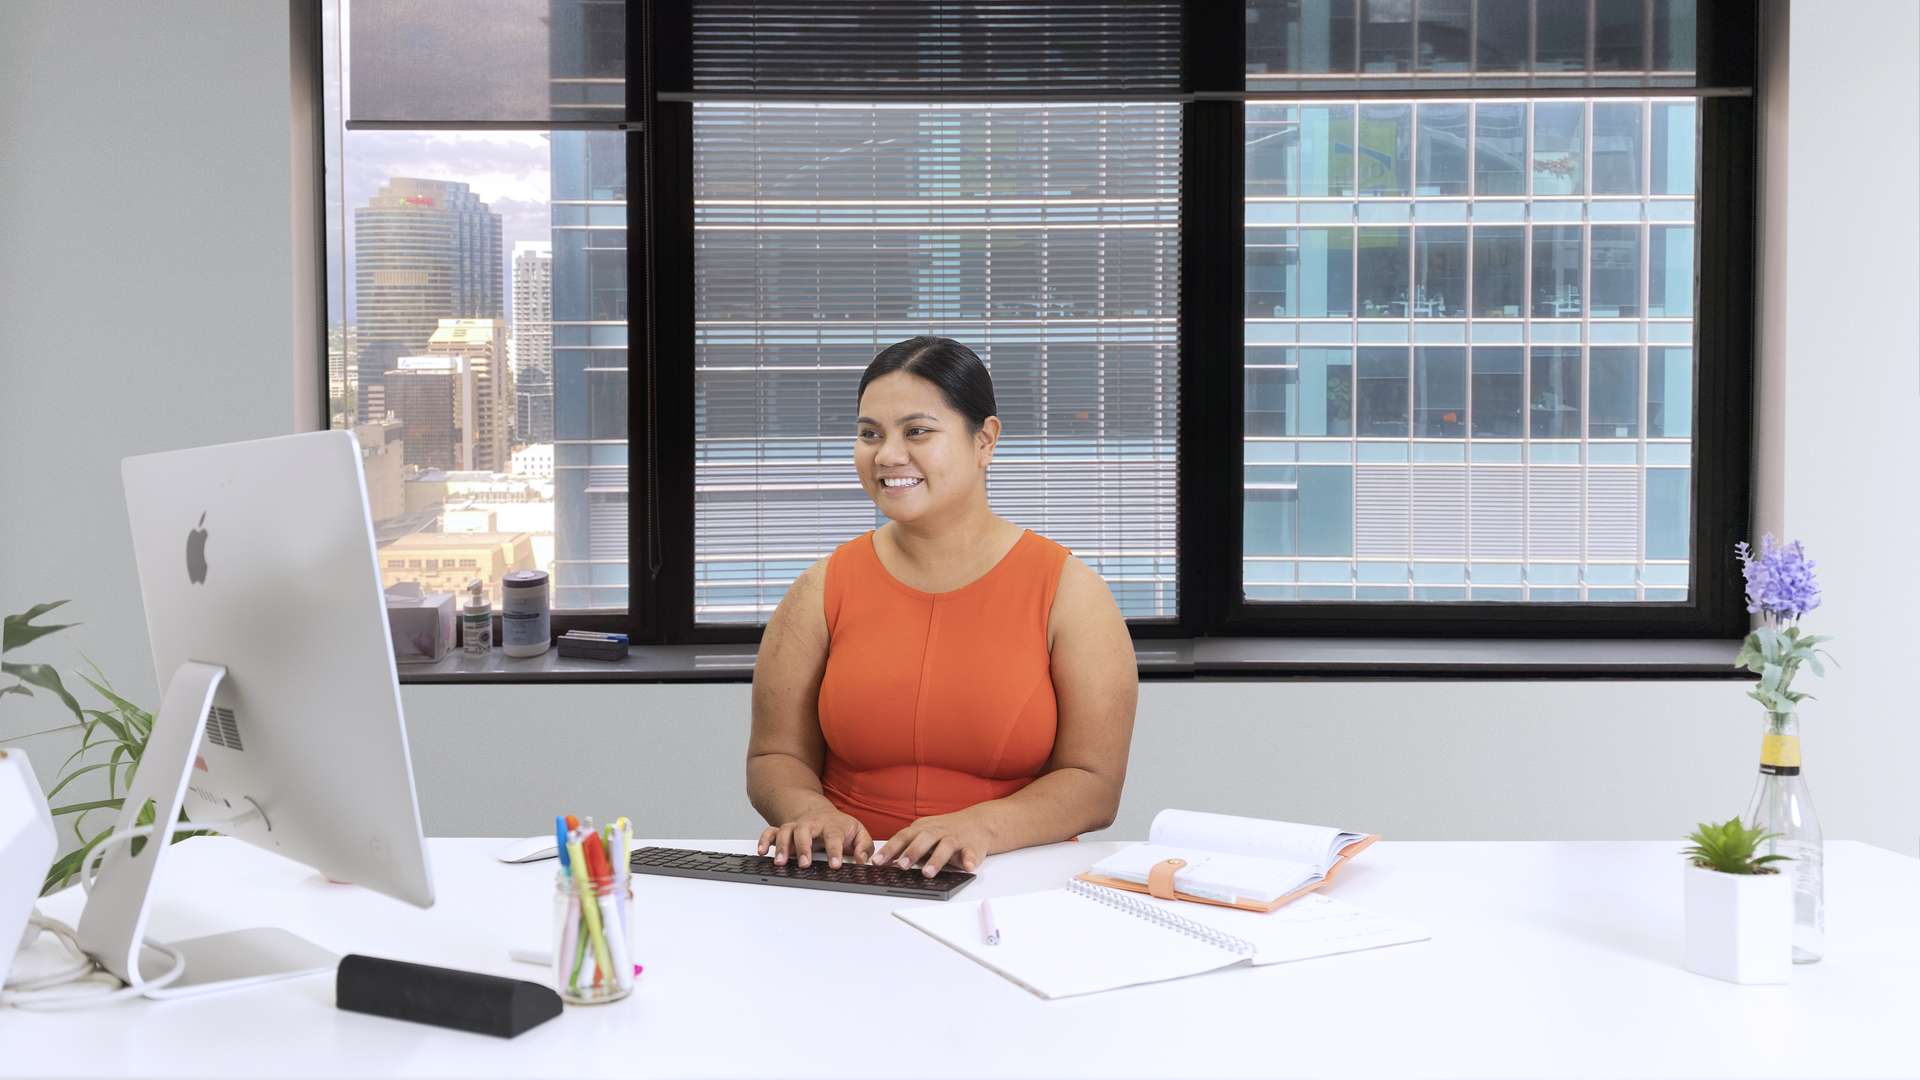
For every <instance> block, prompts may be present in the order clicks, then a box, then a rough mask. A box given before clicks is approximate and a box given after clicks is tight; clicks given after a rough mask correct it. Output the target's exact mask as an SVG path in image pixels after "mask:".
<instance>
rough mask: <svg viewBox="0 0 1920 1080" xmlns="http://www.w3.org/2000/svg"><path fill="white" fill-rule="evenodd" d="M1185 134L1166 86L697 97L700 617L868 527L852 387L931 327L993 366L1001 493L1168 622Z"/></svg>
mask: <svg viewBox="0 0 1920 1080" xmlns="http://www.w3.org/2000/svg"><path fill="white" fill-rule="evenodd" d="M776 6H777V5H776ZM1180 139H1181V121H1180V108H1179V107H1178V106H1176V105H1165V104H1123V103H1105V104H1087V103H1071V104H1070V103H1059V104H1034V103H1029V104H1021V105H1013V104H995V105H984V104H968V105H959V104H948V105H934V106H928V105H906V104H886V103H866V104H858V105H854V104H844V103H843V104H821V103H812V104H777V103H760V104H745V103H740V104H735V103H707V104H700V105H696V106H695V107H694V189H695V208H694V209H695V260H694V267H693V278H694V284H693V287H694V309H695V353H694V364H695V386H696V415H695V425H696V442H695V452H696V466H695V611H696V619H697V621H700V622H749V623H752V622H763V621H765V619H766V617H767V615H768V614H769V613H770V612H771V611H772V609H773V607H774V606H775V605H776V604H777V603H778V602H779V600H780V598H781V596H782V595H783V594H784V592H785V590H786V587H787V585H788V584H789V583H790V582H791V581H792V580H793V578H794V577H795V576H796V575H797V574H798V573H799V572H800V571H801V570H803V569H805V568H806V566H808V565H809V564H810V563H812V562H813V561H814V560H816V559H819V558H821V557H822V556H824V555H826V554H827V553H829V552H830V551H831V550H832V549H833V547H834V546H835V545H837V544H840V543H843V542H845V541H846V540H849V539H852V538H853V537H854V536H857V535H858V534H859V533H861V532H863V531H865V530H867V529H870V528H873V527H875V526H876V525H877V524H879V523H880V522H881V521H883V520H884V519H882V518H880V517H878V516H877V511H876V509H875V507H874V505H873V503H872V501H871V500H870V499H869V498H868V497H867V495H866V494H865V493H864V492H863V491H862V490H861V488H860V486H859V482H858V478H857V476H856V474H855V472H854V465H853V438H854V431H855V429H854V419H855V416H856V413H857V408H856V407H857V401H856V388H857V385H858V382H859V378H860V373H861V371H862V370H863V369H864V368H865V367H866V365H867V363H868V362H869V361H870V360H871V359H872V358H873V356H874V354H875V353H877V352H878V351H879V350H880V349H882V348H884V347H885V346H887V345H889V344H892V343H893V342H896V341H899V340H901V339H902V338H907V337H911V336H913V335H916V334H928V333H931V334H940V335H945V336H948V337H952V338H956V339H958V340H960V341H962V342H965V343H966V344H967V345H969V346H971V347H972V348H973V349H974V350H975V351H976V352H978V353H979V355H980V357H981V359H982V360H984V361H985V362H986V364H987V365H988V367H989V369H990V370H991V373H992V376H993V382H994V390H995V393H996V396H997V398H998V404H999V414H1000V418H1001V421H1002V424H1003V425H1004V431H1003V435H1002V439H1001V443H1000V448H999V450H998V452H997V454H996V457H995V460H994V464H993V466H992V468H991V470H990V473H989V495H990V498H991V500H992V503H993V506H994V508H995V510H996V511H998V512H999V513H1001V514H1002V515H1004V516H1006V517H1007V518H1009V519H1011V520H1013V521H1014V522H1016V523H1018V524H1021V525H1024V526H1027V527H1030V528H1032V529H1034V530H1035V531H1037V532H1039V533H1041V534H1042V535H1045V536H1047V537H1049V538H1051V539H1053V540H1055V541H1057V542H1059V543H1061V544H1064V545H1066V546H1067V547H1069V548H1070V549H1072V550H1073V551H1074V553H1075V554H1076V555H1078V556H1079V557H1080V558H1081V559H1083V560H1084V561H1086V562H1087V563H1088V564H1089V565H1090V566H1092V567H1093V568H1094V569H1095V570H1096V571H1098V572H1100V573H1101V574H1103V575H1104V576H1105V577H1106V579H1107V581H1108V583H1109V585H1110V586H1111V587H1112V589H1113V591H1114V594H1115V596H1116V598H1117V599H1118V600H1119V602H1120V607H1121V610H1122V611H1123V612H1124V613H1125V614H1127V615H1128V616H1132V617H1171V616H1173V615H1174V614H1175V606H1174V583H1175V582H1174V554H1175V520H1176V472H1175V453H1174V451H1175V445H1176V442H1177V439H1178V395H1177V387H1178V381H1179V380H1178V375H1179V354H1178V337H1179V334H1178V316H1179V287H1180V277H1179V262H1180V260H1179V198H1180V190H1179V188H1180Z"/></svg>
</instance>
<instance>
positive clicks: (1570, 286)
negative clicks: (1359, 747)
mask: <svg viewBox="0 0 1920 1080" xmlns="http://www.w3.org/2000/svg"><path fill="white" fill-rule="evenodd" d="M1516 6H1517V7H1519V8H1520V17H1519V18H1518V19H1517V21H1514V22H1513V23H1511V24H1510V25H1509V24H1506V23H1497V24H1496V26H1495V28H1494V29H1495V31H1496V39H1495V40H1493V41H1489V40H1488V39H1487V38H1486V37H1485V36H1484V35H1485V34H1486V32H1487V29H1488V23H1487V22H1486V20H1487V17H1488V15H1489V12H1490V11H1491V10H1493V9H1495V8H1496V7H1497V5H1494V4H1490V3H1487V2H1484V0H1483V2H1482V3H1480V4H1479V5H1478V8H1477V10H1478V17H1479V18H1480V20H1481V22H1480V23H1479V26H1480V27H1481V32H1482V35H1483V37H1482V39H1481V44H1482V47H1483V50H1492V52H1491V53H1487V52H1483V54H1482V60H1481V64H1482V66H1483V67H1484V66H1485V64H1486V63H1487V57H1488V56H1489V55H1492V56H1496V57H1497V56H1498V55H1505V54H1503V53H1501V52H1500V49H1502V48H1504V46H1502V45H1501V44H1500V40H1499V38H1500V35H1501V34H1503V33H1504V31H1501V30H1500V29H1499V27H1500V26H1508V28H1509V29H1512V28H1513V27H1519V28H1524V27H1525V26H1526V25H1527V17H1526V11H1525V7H1526V5H1524V4H1522V5H1516ZM1547 6H1549V5H1541V7H1542V9H1543V10H1544V9H1545V8H1546V7H1547ZM1420 10H1421V12H1422V15H1421V20H1422V25H1423V26H1424V25H1425V23H1426V19H1427V15H1426V12H1427V5H1426V4H1422V5H1421V8H1420ZM1584 10H1585V8H1584V7H1582V11H1584ZM1444 14H1445V12H1444V11H1441V12H1436V15H1444ZM1630 23H1632V24H1633V25H1635V26H1640V30H1638V31H1634V32H1636V33H1641V34H1642V37H1644V30H1645V27H1644V25H1641V24H1638V23H1634V22H1633V20H1623V21H1619V22H1614V21H1607V22H1605V24H1604V25H1599V26H1596V27H1595V33H1596V35H1598V36H1596V37H1595V38H1593V39H1592V44H1593V46H1594V47H1595V48H1596V50H1600V51H1601V52H1603V51H1604V50H1603V49H1601V46H1603V45H1606V44H1607V43H1608V42H1611V43H1613V45H1614V46H1619V47H1620V48H1624V47H1625V44H1624V43H1625V41H1626V36H1627V33H1628V30H1629V29H1631V27H1630V26H1629V25H1628V24H1630ZM1359 25H1360V30H1359V32H1360V33H1361V35H1362V36H1363V39H1364V35H1366V34H1367V33H1369V32H1371V31H1370V28H1373V27H1374V24H1373V23H1369V22H1366V21H1364V20H1363V21H1362V22H1361V23H1360V24H1359ZM1555 33H1558V31H1557V30H1556V31H1555ZM1586 33H1587V31H1586V28H1585V23H1584V16H1583V21H1582V24H1581V28H1580V31H1579V36H1578V39H1577V42H1576V38H1575V36H1573V35H1571V34H1569V35H1566V36H1564V39H1563V38H1560V37H1552V36H1550V37H1549V39H1547V40H1545V42H1544V44H1545V45H1546V46H1547V50H1546V51H1545V52H1543V53H1539V54H1529V53H1525V49H1524V48H1523V50H1522V52H1523V54H1524V55H1534V56H1536V58H1538V59H1540V60H1541V62H1542V63H1553V64H1558V63H1561V62H1562V61H1564V62H1566V63H1573V57H1574V56H1575V52H1576V51H1577V52H1578V55H1579V57H1580V59H1579V64H1581V65H1584V64H1585V62H1586V61H1585V55H1586V50H1587V48H1588V46H1589V41H1588V38H1587V37H1586V36H1585V35H1586ZM1535 44H1536V45H1538V44H1541V43H1539V42H1536V43H1535ZM1576 44H1577V50H1576V49H1575V45H1576ZM1252 47H1253V46H1252V44H1251V40H1250V45H1249V48H1250V49H1251V48H1252ZM1609 47H1611V46H1609ZM1384 48H1385V46H1383V49H1384ZM1356 55H1357V56H1359V57H1360V58H1361V60H1362V61H1363V62H1364V61H1365V59H1366V57H1367V56H1369V55H1371V54H1368V53H1366V52H1364V51H1363V52H1360V53H1357V54H1356ZM1380 55H1385V54H1384V53H1382V54H1380ZM1414 55H1417V56H1424V55H1428V54H1427V53H1425V52H1424V51H1422V52H1420V53H1417V54H1414ZM1618 55H1624V54H1618ZM1596 58H1597V59H1596V62H1598V60H1599V59H1604V58H1603V57H1600V53H1599V52H1596ZM1415 74H1416V76H1417V73H1415ZM1255 78H1256V76H1254V75H1250V76H1249V86H1250V87H1251V86H1253V85H1254V80H1255ZM1309 109H1311V110H1312V111H1313V115H1315V116H1316V117H1317V118H1319V119H1318V120H1317V124H1318V126H1317V128H1316V131H1315V133H1314V135H1313V139H1312V142H1313V143H1314V144H1315V145H1320V146H1325V147H1330V148H1332V147H1339V146H1342V145H1351V146H1352V147H1354V148H1355V154H1354V155H1353V158H1352V160H1351V162H1349V160H1348V159H1347V158H1346V157H1344V156H1341V155H1339V154H1338V153H1337V152H1334V151H1332V150H1329V151H1328V152H1326V153H1323V154H1319V155H1316V156H1315V157H1314V158H1313V160H1314V161H1315V162H1316V165H1315V172H1314V174H1313V183H1312V184H1311V185H1310V186H1309V185H1304V184H1302V183H1300V182H1299V179H1298V178H1299V176H1300V175H1301V172H1300V168H1299V164H1298V162H1299V160H1300V157H1301V155H1299V154H1295V155H1294V156H1292V157H1288V156H1286V155H1284V154H1276V153H1271V152H1257V150H1256V146H1257V144H1258V143H1260V142H1261V140H1263V139H1266V140H1268V141H1272V140H1273V139H1277V138H1278V136H1277V135H1275V134H1274V132H1275V131H1276V130H1280V129H1284V128H1285V126H1286V125H1287V124H1288V123H1289V122H1297V118H1298V117H1300V116H1302V115H1303V114H1305V112H1306V111H1307V110H1309ZM1246 114H1247V136H1246V137H1247V140H1248V144H1249V150H1248V154H1247V158H1246V169H1247V181H1246V192H1247V214H1246V217H1247V224H1246V229H1245V237H1244V240H1245V244H1246V249H1245V250H1246V260H1247V262H1246V275H1247V276H1246V280H1247V295H1248V302H1247V306H1246V327H1245V333H1246V363H1247V373H1246V387H1247V390H1246V394H1247V398H1246V400H1247V419H1246V428H1245V434H1246V447H1245V450H1244V461H1245V463H1246V466H1247V468H1248V469H1249V470H1250V473H1249V476H1248V478H1247V481H1246V489H1245V512H1244V513H1245V516H1244V521H1245V528H1244V530H1243V531H1244V534H1245V535H1244V538H1243V560H1244V561H1243V565H1242V576H1241V580H1242V587H1243V594H1244V596H1245V597H1246V599H1247V600H1249V601H1258V600H1271V601H1292V602H1304V601H1312V600H1325V601H1335V602H1337V601H1358V600H1383V601H1399V602H1410V601H1422V600H1426V601H1447V600H1458V601H1468V600H1502V601H1515V602H1526V601H1534V602H1567V601H1587V600H1605V599H1622V598H1626V599H1636V600H1638V599H1675V598H1684V597H1685V596H1687V595H1688V574H1687V567H1686V565H1685V562H1686V559H1687V553H1688V550H1689V540H1688V536H1689V533H1688V530H1689V529H1690V527H1691V517H1690V514H1691V512H1692V506H1691V502H1690V493H1691V486H1690V485H1691V479H1692V474H1691V469H1690V467H1689V465H1690V461H1691V458H1690V456H1689V455H1690V454H1691V452H1692V447H1691V433H1692V426H1691V425H1692V413H1693V409H1694V408H1695V406H1696V400H1695V395H1694V392H1693V386H1694V376H1695V372H1694V368H1693V364H1692V339H1693V326H1692V318H1693V312H1694V297H1695V292H1696V275H1695V261H1696V259H1695V244H1696V240H1695V230H1696V226H1695V219H1696V210H1695V205H1694V182H1693V170H1694V163H1695V162H1696V161H1697V159H1698V152H1697V149H1696V148H1697V145H1698V141H1699V132H1698V130H1697V123H1698V110H1697V108H1696V106H1695V104H1694V103H1693V102H1691V101H1676V100H1671V99H1660V98H1657V97H1641V98H1596V99H1593V100H1581V99H1568V98H1553V99H1539V100H1532V101H1528V100H1512V99H1500V100H1482V101H1477V102H1474V101H1408V102H1395V101H1380V100H1367V101H1357V100H1356V101H1351V102H1342V101H1321V100H1316V101H1314V102H1312V103H1311V104H1305V103H1299V104H1296V103H1291V102H1267V101H1257V102H1250V103H1249V104H1248V105H1247V107H1246ZM1344 125H1351V126H1350V127H1343V126H1344ZM1389 155H1402V156H1401V157H1400V158H1399V159H1397V160H1396V159H1390V157H1389ZM1401 177H1408V178H1410V182H1409V183H1406V184H1402V182H1401V180H1400V178H1401ZM1346 192H1352V193H1353V194H1352V195H1350V196H1349V195H1346V194H1344V193H1346ZM1349 244H1350V246H1349ZM1349 256H1350V257H1349ZM1349 296H1351V297H1352V300H1351V303H1348V302H1347V298H1348V297H1349ZM1349 403H1351V412H1350V413H1349ZM1349 415H1350V417H1351V420H1350V426H1349ZM1256 468H1261V469H1268V468H1272V469H1278V468H1285V469H1287V470H1289V471H1288V472H1287V474H1286V476H1285V478H1284V479H1282V478H1279V477H1278V476H1277V475H1270V474H1265V473H1262V474H1258V475H1256V474H1254V473H1253V472H1252V470H1254V469H1256ZM1334 484H1347V485H1350V486H1349V487H1347V488H1344V489H1342V491H1341V492H1340V494H1339V496H1338V497H1335V495H1334V494H1333V492H1332V490H1331V487H1330V485H1334ZM1319 514H1337V515H1342V518H1341V520H1338V521H1325V520H1319V519H1317V518H1316V515H1319ZM1266 530H1272V532H1271V535H1269V534H1268V533H1267V532H1266Z"/></svg>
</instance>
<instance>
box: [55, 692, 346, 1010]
mask: <svg viewBox="0 0 1920 1080" xmlns="http://www.w3.org/2000/svg"><path fill="white" fill-rule="evenodd" d="M226 674H227V669H226V668H224V667H221V666H220V665H218V664H204V663H200V662H199V661H195V660H189V661H187V662H186V663H183V664H181V665H180V668H179V670H177V671H175V672H174V674H173V678H172V680H170V681H169V682H168V683H167V689H166V693H165V694H164V695H163V696H162V697H161V699H160V709H159V711H158V712H157V713H155V714H154V718H153V731H152V732H151V733H150V734H149V735H148V736H147V746H146V749H145V750H144V751H143V752H142V753H141V755H140V767H139V768H137V769H135V770H134V774H133V782H132V783H131V784H129V785H128V787H127V797H126V801H125V802H124V803H123V804H122V805H121V809H120V820H119V821H118V822H116V823H115V826H114V831H115V832H116V833H121V832H125V831H127V830H130V829H132V828H134V827H135V823H136V819H137V818H138V816H139V814H140V808H141V807H142V806H145V805H146V804H147V802H148V801H149V800H151V801H152V802H153V820H154V823H155V824H154V832H153V834H152V835H150V836H149V837H147V842H146V843H145V844H142V845H141V848H140V853H139V854H138V855H135V854H134V853H133V845H132V844H131V843H128V842H125V841H121V842H109V850H108V851H107V853H106V854H105V855H104V856H103V857H102V859H101V863H100V873H99V875H98V876H96V877H95V878H94V880H93V888H92V891H91V892H90V893H89V894H88V896H87V905H86V908H85V910H84V911H82V912H81V915H80V927H79V931H78V934H77V936H78V939H79V943H80V947H81V948H82V949H84V950H86V952H87V954H88V955H89V956H92V957H93V958H94V960H95V961H96V962H98V963H99V965H100V966H101V967H103V968H105V969H106V970H107V971H109V972H111V973H113V974H114V975H115V976H117V977H118V978H120V979H121V980H122V981H125V982H128V983H132V982H133V979H132V977H131V976H132V975H133V973H134V972H135V971H136V970H137V971H138V972H139V976H140V978H141V979H142V980H143V981H147V980H153V979H157V978H159V977H161V976H162V975H164V974H166V972H167V971H168V970H169V969H170V968H172V966H173V961H172V958H171V957H168V956H167V955H166V954H164V953H162V952H159V951H158V950H155V949H151V948H147V947H145V946H144V945H143V944H142V941H143V940H144V938H145V937H146V931H147V916H148V913H149V904H150V900H151V898H152V892H153V879H154V875H155V874H156V873H158V871H159V868H160V860H161V858H162V857H163V856H165V855H166V853H167V851H168V850H169V849H170V848H171V847H172V845H171V844H170V843H168V837H167V835H166V834H165V833H164V831H163V830H164V829H166V828H167V827H168V826H169V825H170V824H172V823H174V822H178V821H179V820H180V805H181V802H182V801H183V800H184V799H185V798H186V793H187V782H188V781H189V780H190V779H191V778H192V776H193V763H194V758H195V756H196V755H197V754H198V753H199V750H200V740H201V737H202V736H203V735H204V733H205V731H206V726H207V713H208V711H209V710H211V709H212V708H213V693H214V691H215V690H216V689H218V688H219V686H220V680H221V679H223V678H225V677H226ZM267 828H268V830H269V831H271V830H272V828H273V823H272V822H271V821H269V822H267ZM82 872H83V873H84V868H82ZM222 893H223V890H221V889H220V888H219V883H212V887H210V888H205V889H203V890H202V891H201V895H203V896H205V897H208V898H209V899H217V898H218V897H220V896H221V895H222ZM166 944H167V947H168V948H170V949H173V950H175V951H177V952H178V953H179V954H180V956H181V957H182V958H183V960H184V961H185V965H184V967H185V970H184V971H182V973H181V975H180V976H179V978H177V979H175V980H174V981H173V982H172V983H170V984H168V985H167V986H165V987H162V988H156V989H154V990H151V991H149V992H148V996H149V997H156V998H158V997H177V996H185V995H188V994H202V993H208V992H210V991H215V990H230V989H238V988H239V987H242V986H248V985H252V984H254V983H259V982H266V981H268V980H272V979H283V978H288V977H291V976H295V975H310V974H315V973H318V972H322V971H332V970H333V969H334V968H335V967H337V966H338V965H339V963H340V957H339V956H337V955H336V954H334V953H331V952H328V951H327V950H326V949H323V948H321V947H320V946H318V945H315V944H313V943H312V942H310V941H307V940H305V939H303V938H300V937H298V936H296V935H294V934H291V933H288V932H287V931H285V930H279V929H255V930H235V931H229V932H227V933H224V934H212V935H209V936H207V937H200V938H192V939H189V940H186V941H174V942H167V943H166Z"/></svg>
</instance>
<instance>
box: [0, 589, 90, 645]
mask: <svg viewBox="0 0 1920 1080" xmlns="http://www.w3.org/2000/svg"><path fill="white" fill-rule="evenodd" d="M64 603H66V601H65V600H55V601H53V602H51V603H46V604H35V605H34V606H32V607H30V608H28V609H27V610H25V611H23V612H21V613H20V614H18V615H9V616H7V617H6V620H5V629H4V631H0V653H3V652H12V651H13V650H15V649H18V648H21V647H22V646H24V645H26V644H27V643H28V642H30V641H33V640H35V639H36V638H42V637H45V636H47V635H48V634H53V633H58V632H59V631H61V630H65V629H68V628H69V627H74V626H78V625H80V624H79V623H63V624H61V625H59V626H35V625H33V620H35V619H37V618H39V617H40V616H42V615H45V614H46V613H47V612H49V611H52V610H53V609H54V608H57V607H59V606H60V605H62V604H64Z"/></svg>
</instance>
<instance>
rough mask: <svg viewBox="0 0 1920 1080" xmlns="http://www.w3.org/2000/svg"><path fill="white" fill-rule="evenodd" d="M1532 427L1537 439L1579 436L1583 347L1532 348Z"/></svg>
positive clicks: (1537, 346) (1530, 411) (1530, 428)
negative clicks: (1581, 350) (1581, 351)
mask: <svg viewBox="0 0 1920 1080" xmlns="http://www.w3.org/2000/svg"><path fill="white" fill-rule="evenodd" d="M1532 374H1533V387H1532V391H1531V394H1532V403H1531V407H1530V408H1529V410H1528V411H1529V413H1530V414H1531V415H1532V422H1531V424H1530V425H1529V430H1530V431H1531V433H1532V435H1533V437H1534V438H1536V439H1577V438H1579V437H1580V349H1579V346H1574V345H1560V346H1540V345H1536V346H1534V348H1533V372H1532Z"/></svg>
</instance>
